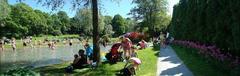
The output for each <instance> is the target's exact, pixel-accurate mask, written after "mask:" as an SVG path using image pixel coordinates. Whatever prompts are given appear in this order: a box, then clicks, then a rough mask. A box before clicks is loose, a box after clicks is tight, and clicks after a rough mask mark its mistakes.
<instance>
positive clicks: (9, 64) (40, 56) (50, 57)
mask: <svg viewBox="0 0 240 76" xmlns="http://www.w3.org/2000/svg"><path fill="white" fill-rule="evenodd" d="M110 47H111V46H107V47H103V46H100V48H101V51H102V52H107V51H108V50H109V49H110ZM79 49H83V46H82V45H81V44H75V45H72V46H57V47H56V49H55V50H52V49H50V48H48V47H35V48H28V47H26V48H19V49H17V50H16V51H12V49H5V50H4V51H0V58H1V60H0V72H5V71H7V70H9V69H13V68H16V67H26V66H31V67H41V66H46V65H50V64H59V63H62V62H64V61H71V60H73V59H74V57H73V55H74V54H77V52H78V50H79Z"/></svg>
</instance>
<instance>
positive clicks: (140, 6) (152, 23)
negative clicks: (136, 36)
mask: <svg viewBox="0 0 240 76" xmlns="http://www.w3.org/2000/svg"><path fill="white" fill-rule="evenodd" d="M133 3H135V4H136V7H134V8H132V9H131V12H130V14H131V15H133V18H135V19H136V20H140V21H142V22H141V23H140V24H139V26H138V27H139V31H141V32H142V31H143V29H145V28H146V27H147V28H148V30H147V32H148V33H150V35H151V36H154V35H155V34H156V32H158V31H160V30H163V29H166V27H167V25H169V22H170V16H169V15H167V0H133Z"/></svg>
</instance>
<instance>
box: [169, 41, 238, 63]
mask: <svg viewBox="0 0 240 76" xmlns="http://www.w3.org/2000/svg"><path fill="white" fill-rule="evenodd" d="M173 44H176V45H181V46H186V47H188V48H195V49H198V54H201V55H204V56H205V57H212V58H214V59H216V60H218V61H220V62H229V66H230V67H236V66H239V65H240V59H239V57H238V56H233V55H231V54H230V53H223V52H221V50H220V49H219V48H217V47H216V46H214V45H212V46H207V45H205V44H199V43H195V42H192V41H184V40H174V41H173Z"/></svg>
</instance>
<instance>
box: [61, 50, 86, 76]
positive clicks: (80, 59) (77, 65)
mask: <svg viewBox="0 0 240 76" xmlns="http://www.w3.org/2000/svg"><path fill="white" fill-rule="evenodd" d="M87 66H88V61H87V57H86V55H84V50H83V49H80V50H79V51H78V55H77V54H75V55H74V60H73V63H71V65H70V66H68V67H66V68H65V71H66V72H67V73H71V72H72V71H73V70H74V69H82V68H85V67H87Z"/></svg>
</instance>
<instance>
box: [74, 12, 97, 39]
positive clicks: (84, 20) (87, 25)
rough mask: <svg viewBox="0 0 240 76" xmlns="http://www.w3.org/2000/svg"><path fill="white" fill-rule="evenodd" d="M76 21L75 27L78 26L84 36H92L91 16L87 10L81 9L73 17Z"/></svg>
mask: <svg viewBox="0 0 240 76" xmlns="http://www.w3.org/2000/svg"><path fill="white" fill-rule="evenodd" d="M74 19H76V21H77V23H78V24H77V26H80V28H81V30H82V32H83V33H84V34H85V35H88V36H92V32H91V31H92V30H93V28H92V14H91V10H90V9H89V8H82V9H79V11H78V12H77V13H76V15H75V16H74Z"/></svg>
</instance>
